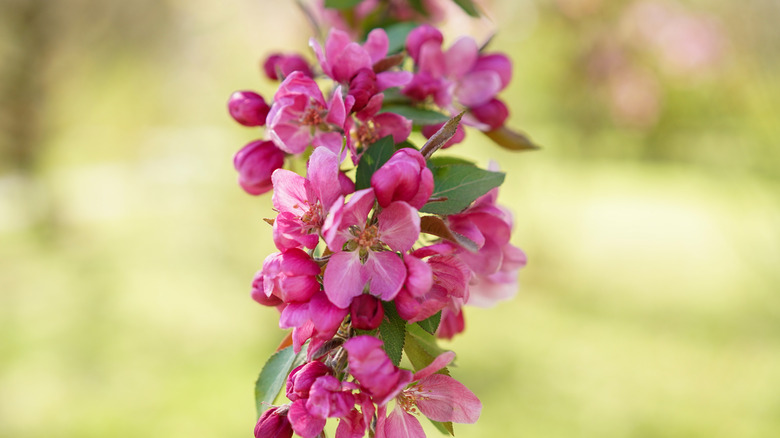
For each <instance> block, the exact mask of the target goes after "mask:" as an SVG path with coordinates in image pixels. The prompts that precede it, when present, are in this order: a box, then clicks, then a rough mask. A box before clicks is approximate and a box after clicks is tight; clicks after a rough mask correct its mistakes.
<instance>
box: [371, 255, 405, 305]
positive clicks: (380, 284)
mask: <svg viewBox="0 0 780 438" xmlns="http://www.w3.org/2000/svg"><path fill="white" fill-rule="evenodd" d="M365 271H366V273H367V274H366V276H367V278H368V279H370V281H371V283H370V285H369V292H370V293H371V295H374V296H376V297H378V298H380V299H382V300H384V301H390V300H392V299H393V298H395V296H396V295H397V294H398V291H400V290H401V286H403V284H404V281H405V280H406V267H405V266H404V262H403V261H401V258H400V257H398V254H396V253H395V252H393V251H381V252H373V251H372V252H371V253H370V254H369V256H368V260H366V264H365Z"/></svg>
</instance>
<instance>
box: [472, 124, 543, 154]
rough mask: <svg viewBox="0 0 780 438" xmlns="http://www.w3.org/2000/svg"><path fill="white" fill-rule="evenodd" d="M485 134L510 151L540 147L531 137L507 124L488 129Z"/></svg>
mask: <svg viewBox="0 0 780 438" xmlns="http://www.w3.org/2000/svg"><path fill="white" fill-rule="evenodd" d="M484 134H485V135H487V136H488V138H490V139H491V140H493V143H495V144H497V145H499V146H501V147H502V148H504V149H509V150H510V151H533V150H536V149H539V146H537V145H535V144H534V143H533V142H532V141H531V139H530V138H528V137H527V136H525V135H524V134H522V133H520V132H517V131H513V130H511V129H509V128H507V127H506V126H502V127H500V128H497V129H494V130H492V131H487V132H485V133H484Z"/></svg>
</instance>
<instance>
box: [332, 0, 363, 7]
mask: <svg viewBox="0 0 780 438" xmlns="http://www.w3.org/2000/svg"><path fill="white" fill-rule="evenodd" d="M361 1H363V0H325V7H326V8H329V9H351V8H354V7H355V6H357V5H358V4H359V3H360V2H361Z"/></svg>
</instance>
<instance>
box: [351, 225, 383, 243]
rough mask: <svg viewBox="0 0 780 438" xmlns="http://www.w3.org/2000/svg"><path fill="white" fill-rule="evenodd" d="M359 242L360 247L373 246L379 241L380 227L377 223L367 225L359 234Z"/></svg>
mask: <svg viewBox="0 0 780 438" xmlns="http://www.w3.org/2000/svg"><path fill="white" fill-rule="evenodd" d="M356 237H357V239H356V240H357V244H358V246H359V247H360V248H371V247H372V246H374V245H376V244H378V243H379V229H378V228H377V226H376V225H371V226H369V227H366V228H365V229H364V230H363V231H361V232H360V234H358V235H357V236H356Z"/></svg>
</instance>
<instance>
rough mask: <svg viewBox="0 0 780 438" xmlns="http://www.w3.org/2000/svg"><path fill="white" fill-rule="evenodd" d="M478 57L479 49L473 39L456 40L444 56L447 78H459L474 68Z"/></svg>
mask: <svg viewBox="0 0 780 438" xmlns="http://www.w3.org/2000/svg"><path fill="white" fill-rule="evenodd" d="M477 56H479V47H478V46H477V42H476V41H474V38H471V37H467V36H464V37H460V38H458V39H457V40H456V41H455V42H454V43H453V44H452V45H451V46H450V48H449V49H447V52H446V53H445V54H444V58H445V62H446V65H447V76H449V77H452V78H460V77H462V76H463V75H465V74H466V72H468V71H469V70H471V68H472V67H473V66H474V63H475V62H476V61H477Z"/></svg>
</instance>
